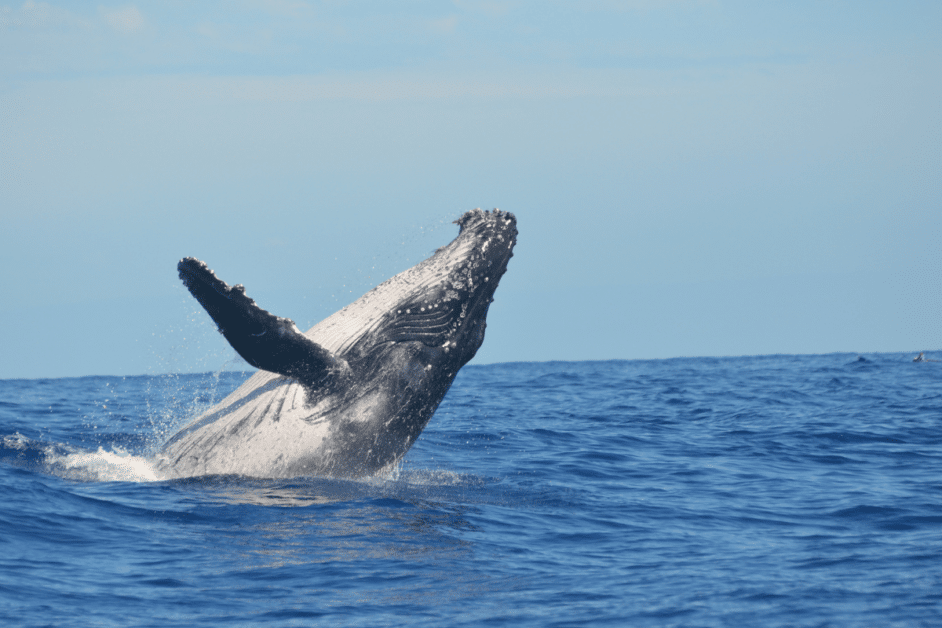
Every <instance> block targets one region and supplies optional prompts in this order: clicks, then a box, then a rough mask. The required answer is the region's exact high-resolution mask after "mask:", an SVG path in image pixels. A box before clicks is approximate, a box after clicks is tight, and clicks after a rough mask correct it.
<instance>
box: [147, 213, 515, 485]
mask: <svg viewBox="0 0 942 628" xmlns="http://www.w3.org/2000/svg"><path fill="white" fill-rule="evenodd" d="M455 223H456V224H458V226H459V233H458V236H457V237H456V238H455V239H454V240H453V241H452V242H450V243H449V244H446V245H445V246H443V247H441V248H439V249H438V250H437V251H436V252H435V253H434V254H433V255H432V256H431V257H429V258H428V259H426V260H424V261H423V262H421V263H419V264H417V265H416V266H414V267H412V268H410V269H408V270H406V271H404V272H402V273H399V274H398V275H396V276H395V277H392V278H391V279H389V280H387V281H385V282H383V283H382V284H380V285H379V286H377V287H376V288H373V289H372V290H370V291H369V292H367V293H366V294H365V295H363V296H362V297H360V298H359V299H357V300H356V301H354V302H353V303H351V304H350V305H348V306H346V307H344V308H343V309H341V310H340V311H338V312H336V313H334V314H333V315H331V316H329V317H328V318H326V319H324V320H323V321H321V322H320V323H318V324H317V325H315V326H314V327H312V328H311V329H309V330H308V331H306V332H303V333H302V332H301V331H299V330H298V328H297V327H296V326H295V324H294V323H293V322H292V321H291V320H290V319H287V318H281V317H278V316H275V315H273V314H270V313H269V312H267V311H265V310H264V309H262V308H261V307H259V306H258V305H257V304H256V303H255V301H253V300H252V299H250V298H249V297H248V296H247V295H246V291H245V289H244V288H243V287H242V286H241V285H236V286H232V287H230V286H229V285H228V284H226V283H225V282H223V281H222V280H221V279H219V278H218V277H216V275H215V273H213V271H212V270H210V269H209V267H208V266H207V265H206V264H205V263H203V262H201V261H199V260H197V259H195V258H185V259H183V260H181V261H180V263H179V264H178V272H179V274H180V278H181V279H182V280H183V282H184V284H185V285H186V287H187V288H188V289H189V290H190V292H191V293H192V294H193V296H194V297H195V298H196V299H197V300H198V301H199V302H200V304H201V305H203V307H204V309H206V311H207V313H208V314H209V315H210V316H211V317H212V319H213V320H214V321H215V323H216V324H217V326H218V328H219V331H220V333H222V335H223V336H224V337H225V338H226V340H227V341H229V343H230V344H231V345H232V347H233V348H234V349H235V350H236V351H237V352H238V353H239V354H240V355H241V356H242V357H243V358H245V360H246V361H247V362H249V364H251V365H253V366H256V367H257V368H259V369H260V370H259V372H258V373H256V374H255V375H253V376H252V377H251V378H250V379H248V380H247V381H246V382H245V383H244V384H243V385H242V386H240V387H239V388H238V389H237V390H236V391H235V392H233V393H232V394H230V395H229V396H228V397H226V398H225V399H223V400H222V402H220V403H219V404H217V405H216V406H214V407H212V408H210V409H209V410H207V411H206V412H205V413H203V414H202V415H201V416H199V417H197V418H196V420H194V421H193V422H192V423H190V424H189V425H188V426H187V427H185V428H184V429H182V430H181V431H180V432H178V433H177V434H176V435H174V436H173V437H172V438H171V439H170V440H169V441H168V442H167V444H166V445H165V446H164V448H163V451H162V452H161V455H160V459H161V462H162V464H163V466H164V471H165V474H167V475H168V476H171V477H186V476H195V475H206V474H241V475H249V476H255V477H294V476H298V475H329V476H336V477H360V476H365V475H373V474H375V473H378V472H382V471H383V470H385V469H389V468H391V467H392V466H394V465H395V464H396V463H398V461H399V460H400V459H401V458H402V456H404V455H405V453H406V452H407V451H408V450H409V448H410V447H411V446H412V444H413V443H414V442H415V440H416V439H417V438H418V436H419V434H420V433H421V431H422V429H424V427H425V426H426V425H427V424H428V422H429V420H430V419H431V417H432V415H433V414H434V412H435V410H436V408H437V407H438V405H439V403H440V402H441V400H442V398H443V397H444V396H445V393H447V391H448V389H449V387H450V386H451V383H452V382H453V381H454V378H455V375H457V373H458V370H459V369H460V368H461V367H462V366H464V365H465V364H466V363H467V362H468V361H469V360H471V358H473V357H474V355H475V353H476V352H477V350H478V349H479V348H480V346H481V344H482V343H483V341H484V331H485V329H486V317H487V312H488V309H489V307H490V304H491V302H492V301H493V299H494V292H495V290H496V289H497V285H498V283H499V281H500V278H501V277H502V276H503V274H504V273H505V272H506V270H507V263H508V261H509V260H510V258H511V257H512V256H513V249H514V246H515V245H516V241H517V221H516V218H515V217H514V215H513V214H511V213H508V212H502V211H500V210H497V209H495V210H493V211H481V210H480V209H475V210H472V211H469V212H466V213H465V214H463V215H462V216H461V217H459V218H458V219H457V220H456V221H455Z"/></svg>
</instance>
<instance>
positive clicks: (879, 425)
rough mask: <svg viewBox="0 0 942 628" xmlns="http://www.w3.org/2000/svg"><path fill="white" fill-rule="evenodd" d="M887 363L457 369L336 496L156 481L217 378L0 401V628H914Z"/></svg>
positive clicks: (931, 418) (51, 391) (929, 549)
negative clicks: (369, 468)
mask: <svg viewBox="0 0 942 628" xmlns="http://www.w3.org/2000/svg"><path fill="white" fill-rule="evenodd" d="M912 358H913V354H902V353H897V354H886V353H884V354H864V355H862V356H858V355H857V354H830V355H798V356H795V355H775V356H761V357H736V358H678V359H665V360H637V361H634V360H633V361H606V362H546V363H512V364H493V365H484V366H475V365H471V366H466V367H465V368H464V369H463V370H462V371H461V372H460V373H459V375H458V378H457V379H456V381H455V383H454V385H453V386H452V388H451V390H450V391H449V393H448V395H447V396H446V397H445V399H444V401H443V402H442V404H441V406H440V407H439V410H438V412H437V413H436V415H435V416H434V418H433V419H432V421H431V423H430V424H429V426H428V427H427V428H426V429H425V431H424V432H423V434H422V436H421V437H420V438H419V440H418V441H417V443H416V444H415V446H414V447H413V448H412V449H411V450H410V451H409V453H408V454H407V455H406V457H405V459H404V461H403V462H402V463H401V465H400V466H399V468H398V469H396V470H395V471H393V472H392V473H390V474H388V475H385V476H383V477H374V478H371V479H368V480H363V481H351V480H338V479H331V478H318V477H299V478H294V479H290V480H284V479H278V480H272V479H264V478H248V477H237V476H211V477H201V478H193V479H188V480H172V481H164V480H161V479H160V478H159V477H158V476H156V475H155V473H154V470H153V467H152V466H151V465H150V456H152V455H153V454H154V453H155V452H156V451H157V449H158V448H159V447H160V445H161V444H162V443H163V442H164V441H165V440H166V439H167V438H168V437H169V436H170V435H171V434H172V433H173V432H174V431H175V430H176V429H177V428H179V427H180V426H182V425H183V424H185V423H186V422H187V421H188V420H189V419H191V418H192V417H193V415H194V414H195V413H197V412H199V411H200V410H201V409H204V408H206V407H208V406H209V405H210V404H211V403H213V402H214V401H217V400H219V399H221V398H222V397H223V396H224V395H225V394H227V393H228V392H229V391H231V390H233V389H234V388H235V387H236V386H238V384H239V383H241V382H242V381H243V380H244V379H245V377H246V376H247V374H244V373H230V372H222V373H214V374H213V373H210V374H196V375H181V374H175V375H160V376H140V377H83V378H65V379H29V380H23V379H20V380H0V439H2V446H0V625H2V626H321V625H323V626H657V627H667V626H684V627H686V626H704V627H710V626H730V627H733V626H735V627H743V626H762V627H764V628H774V627H786V626H789V627H798V626H802V627H803V626H809V627H810V626H815V627H826V626H833V627H842V628H843V627H867V628H889V627H894V626H898V627H905V628H913V627H919V626H926V627H929V626H933V627H934V626H940V625H942V363H934V362H928V363H914V362H913V361H912Z"/></svg>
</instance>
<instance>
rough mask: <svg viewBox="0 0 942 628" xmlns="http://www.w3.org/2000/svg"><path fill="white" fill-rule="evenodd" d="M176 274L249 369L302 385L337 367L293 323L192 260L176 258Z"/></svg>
mask: <svg viewBox="0 0 942 628" xmlns="http://www.w3.org/2000/svg"><path fill="white" fill-rule="evenodd" d="M177 271H179V273H180V279H182V280H183V284H184V285H185V286H186V287H187V289H188V290H189V291H190V294H192V295H193V296H194V297H195V298H196V300H197V301H199V302H200V305H202V306H203V308H204V309H205V310H206V312H207V313H208V314H209V315H210V316H211V317H212V319H213V321H215V323H216V326H217V327H218V328H219V331H220V332H221V333H222V335H223V336H225V337H226V340H228V341H229V344H230V345H232V348H233V349H235V350H236V352H238V354H239V355H241V356H242V357H243V358H244V359H245V361H246V362H248V363H249V364H251V365H252V366H254V367H256V368H260V369H262V370H265V371H271V372H272V373H278V374H280V375H286V376H288V377H292V378H294V379H296V380H298V381H299V382H301V383H302V384H307V385H314V384H317V383H318V382H320V381H322V380H323V379H324V378H326V377H327V376H328V375H329V374H330V372H331V370H335V369H340V368H342V363H341V361H340V360H338V359H337V358H336V357H334V355H333V354H332V353H331V352H330V351H328V350H327V349H324V348H323V347H322V346H320V345H319V344H317V343H316V342H314V341H313V340H311V339H310V338H308V337H307V336H305V335H304V334H302V333H301V332H300V331H299V330H298V328H297V326H296V325H295V324H294V322H293V321H291V320H290V319H287V318H280V317H278V316H275V315H274V314H271V313H270V312H267V311H265V310H263V309H262V308H260V307H259V306H258V305H256V303H255V301H253V300H252V299H250V298H249V297H247V296H246V295H245V288H244V287H242V286H241V285H236V286H232V287H229V286H228V285H227V284H226V282H224V281H222V280H221V279H219V278H218V277H216V275H215V274H214V273H213V271H211V270H210V269H209V268H208V267H207V266H206V264H204V263H203V262H201V261H199V260H198V259H194V258H192V257H187V258H184V259H182V260H180V263H179V264H177Z"/></svg>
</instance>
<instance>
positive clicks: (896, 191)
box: [0, 0, 942, 379]
mask: <svg viewBox="0 0 942 628" xmlns="http://www.w3.org/2000/svg"><path fill="white" fill-rule="evenodd" d="M940 103H942V3H938V2H935V1H924V2H917V1H907V0H901V1H898V2H892V3H891V2H870V1H867V0H861V1H854V2H850V1H828V0H816V1H802V0H797V1H794V2H752V1H742V2H739V1H726V0H714V1H709V0H703V1H698V0H625V1H616V0H585V1H581V2H556V1H554V0H541V1H540V2H535V1H533V2H528V1H524V0H521V1H506V2H502V1H499V0H491V1H485V0H482V1H472V0H460V1H453V2H422V1H403V2H396V3H392V2H355V3H354V2H344V1H339V0H324V1H314V0H312V1H309V2H303V1H290V0H284V1H278V0H272V1H248V0H246V1H236V0H233V1H230V2H202V3H192V2H182V1H180V2H175V1H162V2H135V3H132V4H123V3H119V4H109V3H104V4H102V3H98V2H95V3H84V2H26V3H24V4H20V3H16V4H0V262H2V265H0V268H2V271H0V295H2V296H0V322H2V325H0V356H2V357H0V378H4V379H6V378H39V377H71V376H84V375H135V374H158V373H166V372H191V371H216V370H219V369H236V370H241V369H244V368H247V365H246V364H245V363H244V362H242V361H241V360H240V359H239V358H238V357H237V356H236V354H235V352H234V351H233V350H232V349H231V348H229V346H228V344H227V343H226V342H225V340H224V339H223V338H222V336H220V335H219V334H218V333H216V331H215V328H214V326H213V324H212V322H211V320H210V319H209V317H208V316H207V315H206V314H205V313H204V312H203V311H202V309H201V308H200V306H199V304H198V303H197V302H196V301H195V300H194V299H192V298H191V297H190V296H189V294H188V293H187V291H186V290H185V288H183V286H182V285H181V283H180V281H179V279H178V277H177V272H176V263H177V261H178V260H179V259H180V258H182V257H185V256H193V257H197V258H199V259H202V260H204V261H206V262H207V263H208V264H209V265H210V267H211V268H213V269H214V270H215V271H216V272H217V274H218V275H219V276H220V277H221V278H222V279H223V280H225V281H227V282H228V283H230V284H235V283H241V284H244V285H245V286H246V290H247V293H248V294H249V296H251V297H252V298H254V299H255V300H256V301H257V302H258V303H259V305H260V306H262V307H263V308H265V309H267V310H269V311H271V312H273V313H275V314H277V315H279V316H284V317H288V318H291V319H293V320H294V321H295V322H296V323H297V324H298V326H299V327H301V328H302V329H307V328H309V327H310V326H312V325H314V324H315V323H317V322H318V321H319V320H321V319H323V318H324V317H326V316H328V315H329V314H331V313H333V312H334V311H336V310H338V309H340V308H341V307H343V306H344V305H346V304H347V303H349V302H351V301H353V300H355V299H356V298H358V297H359V296H360V295H362V294H363V293H364V292H366V291H367V290H369V289H370V288H371V287H373V286H374V285H376V284H378V283H379V282H381V281H382V280H384V279H386V278H388V277H390V276H392V275H394V274H396V273H398V272H400V271H402V270H404V269H406V268H408V267H410V266H412V265H414V264H415V263H417V262H419V261H421V260H422V259H424V258H426V257H427V256H429V255H430V254H431V253H433V252H434V251H435V249H436V248H437V247H439V246H442V245H444V244H446V243H448V242H449V241H450V240H451V239H453V238H454V237H455V236H456V235H457V226H456V225H454V224H452V221H453V220H455V219H456V218H457V217H459V216H460V215H461V214H462V213H463V212H465V211H467V210H469V209H472V208H475V207H481V208H484V209H491V208H494V207H499V208H500V209H502V210H505V211H511V212H513V213H514V214H515V215H516V216H517V219H518V228H519V232H520V235H519V240H518V244H517V247H516V249H515V255H514V258H513V259H512V260H511V262H510V264H509V268H508V272H507V274H506V275H504V277H503V279H502V280H501V284H500V287H499V288H498V290H497V293H496V295H495V302H494V304H493V305H492V307H491V309H490V314H489V316H488V329H487V337H486V339H485V342H484V345H483V347H482V348H481V349H480V351H479V352H478V355H477V357H476V358H475V359H474V362H475V363H479V364H484V363H492V362H512V361H543V360H606V359H656V358H670V357H681V356H730V355H762V354H781V353H784V354H807V353H829V352H851V353H854V352H857V353H870V352H893V351H907V352H917V351H942V184H940V183H942V105H940ZM940 357H942V356H940Z"/></svg>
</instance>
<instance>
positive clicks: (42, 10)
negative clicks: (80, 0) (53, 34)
mask: <svg viewBox="0 0 942 628" xmlns="http://www.w3.org/2000/svg"><path fill="white" fill-rule="evenodd" d="M73 21H75V18H74V16H73V15H72V14H71V13H69V12H68V11H66V10H65V9H60V8H59V7H54V6H52V5H50V4H49V3H47V2H33V1H32V0H27V2H24V3H23V6H22V7H20V8H19V9H14V8H12V7H0V28H3V27H11V26H12V27H14V28H44V27H47V26H53V25H56V24H62V23H66V22H73Z"/></svg>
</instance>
